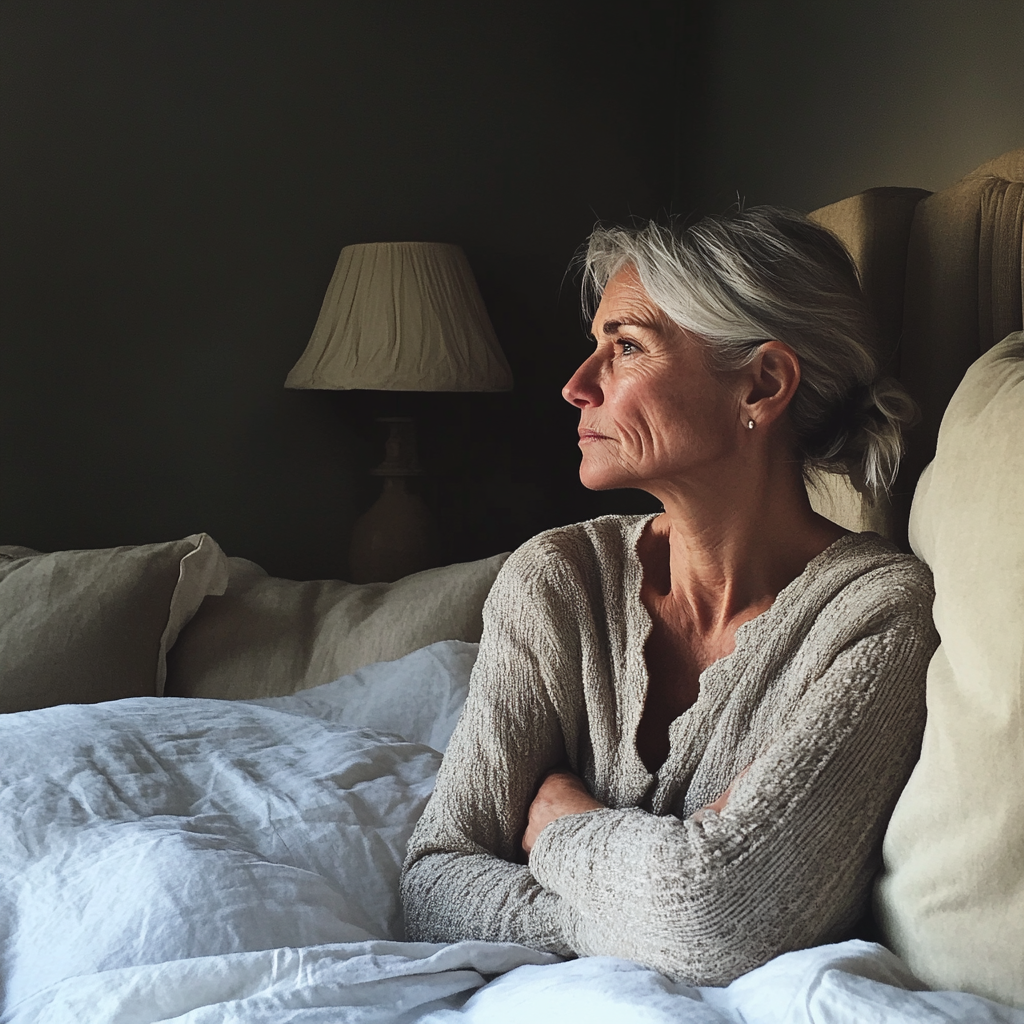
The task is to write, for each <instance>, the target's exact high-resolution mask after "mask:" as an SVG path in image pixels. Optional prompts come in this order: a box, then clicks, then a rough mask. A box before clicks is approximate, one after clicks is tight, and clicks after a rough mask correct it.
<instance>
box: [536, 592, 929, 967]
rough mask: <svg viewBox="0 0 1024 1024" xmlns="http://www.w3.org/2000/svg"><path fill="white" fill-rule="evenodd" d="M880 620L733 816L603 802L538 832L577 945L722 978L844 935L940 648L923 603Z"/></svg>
mask: <svg viewBox="0 0 1024 1024" xmlns="http://www.w3.org/2000/svg"><path fill="white" fill-rule="evenodd" d="M883 618H887V621H883V622H879V621H878V617H874V621H873V623H872V624H871V628H870V630H868V631H867V633H866V635H863V636H861V637H860V638H859V639H857V640H856V641H854V642H852V643H850V644H849V645H848V646H847V647H846V648H844V649H843V650H842V651H841V652H840V653H839V655H838V656H837V657H836V658H835V659H834V661H833V662H832V663H831V665H830V666H829V668H828V670H827V671H826V672H825V673H824V675H822V676H820V677H819V678H817V679H816V680H814V682H813V683H812V684H811V686H810V688H809V689H808V691H807V692H806V694H805V696H804V698H803V699H802V700H801V701H800V703H799V705H798V706H797V708H796V710H795V711H794V712H793V713H792V714H791V715H790V718H789V720H788V721H787V722H786V723H785V724H784V725H783V726H782V727H781V728H780V730H779V732H778V734H777V735H776V736H775V737H774V738H773V739H772V740H771V742H770V743H769V744H768V745H767V747H766V748H764V749H763V750H762V753H761V754H760V756H759V757H758V758H757V759H756V760H755V761H754V763H753V765H752V766H751V768H750V770H749V771H748V772H747V774H746V775H744V776H743V778H742V779H741V780H740V781H739V782H738V783H737V784H736V786H735V788H734V790H733V793H732V796H731V797H730V800H729V802H728V804H727V805H726V807H725V808H724V810H723V811H722V813H721V814H715V813H714V812H713V811H709V812H705V815H704V817H703V819H702V820H701V821H700V822H697V821H694V820H693V819H687V820H684V821H681V820H679V819H678V818H676V817H672V816H666V817H660V816H655V815H652V814H649V813H646V812H644V811H642V810H639V809H635V808H634V809H627V810H612V809H608V810H596V811H588V812H586V813H583V814H577V815H569V816H566V817H563V818H560V819H558V820H556V821H554V822H552V823H551V824H550V825H548V826H547V827H546V828H545V829H544V830H543V831H542V832H541V833H540V836H539V838H538V840H537V842H536V844H535V846H534V848H533V851H532V853H531V856H530V868H531V870H532V871H533V873H534V877H535V878H536V879H537V880H538V881H539V882H540V883H541V885H543V886H544V887H545V888H546V889H548V890H550V891H551V892H553V893H556V894H558V895H559V896H560V897H562V903H561V904H560V905H556V906H555V907H553V909H554V910H555V911H556V912H558V913H560V914H563V915H564V916H563V917H562V922H561V923H562V929H563V932H564V934H565V935H566V938H567V941H568V942H569V943H570V945H571V946H572V947H573V949H574V950H575V951H576V952H577V953H578V954H581V955H611V956H619V957H624V958H627V959H631V960H636V961H639V962H641V963H643V964H646V965H648V966H650V967H654V968H656V969H658V970H660V971H662V972H663V973H665V974H668V975H670V976H671V977H674V978H676V979H678V980H682V981H685V982H688V983H690V984H704V985H720V984H727V983H728V982H729V981H731V980H732V979H734V978H736V977H738V976H739V975H740V974H742V973H744V972H746V971H748V970H752V969H753V968H754V967H757V966H759V965H760V964H763V963H765V962H766V961H768V960H769V959H771V958H772V957H774V956H776V955H778V954H779V953H782V952H784V951H787V950H792V949H799V948H804V947H807V946H811V945H816V944H819V943H822V942H827V941H833V940H835V939H837V938H840V937H843V933H844V932H845V931H848V930H849V928H850V927H851V926H852V925H853V924H854V923H855V921H856V919H857V918H858V917H859V915H860V913H861V912H862V911H863V908H864V902H865V898H866V895H867V892H868V888H869V885H870V880H871V876H872V875H873V873H874V871H875V870H876V868H877V855H878V850H879V848H880V844H881V838H882V834H883V832H884V829H885V825H886V822H887V820H888V817H889V815H890V814H891V812H892V809H893V807H894V805H895V803H896V800H897V798H898V796H899V793H900V790H901V789H902V787H903V785H904V783H905V781H906V778H907V776H908V775H909V773H910V771H911V769H912V767H913V764H914V761H915V760H916V758H917V753H918V749H919V745H920V737H921V733H922V730H923V727H924V679H925V672H926V669H927V663H928V658H929V657H930V654H931V651H932V649H933V648H934V645H935V639H934V631H933V629H932V627H931V622H930V619H929V618H928V617H927V613H926V609H924V610H922V609H921V608H910V609H904V610H901V611H899V612H894V613H892V614H889V615H888V616H887V617H886V616H883Z"/></svg>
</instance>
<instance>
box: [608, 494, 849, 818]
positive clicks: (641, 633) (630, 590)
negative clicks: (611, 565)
mask: <svg viewBox="0 0 1024 1024" xmlns="http://www.w3.org/2000/svg"><path fill="white" fill-rule="evenodd" d="M660 514H661V513H658V512H654V513H651V514H649V515H648V516H646V517H641V518H640V519H638V520H637V522H636V523H635V524H634V527H633V529H634V533H633V536H632V538H631V543H629V544H628V545H627V549H628V558H627V561H626V566H627V571H628V572H629V574H630V575H631V577H632V578H631V579H629V580H628V586H627V587H626V588H624V589H625V591H626V593H627V595H628V598H629V601H630V606H629V610H630V611H631V612H632V614H634V615H636V616H638V619H637V626H638V628H637V632H636V635H637V639H638V643H637V645H636V651H637V653H636V654H635V656H636V657H637V659H638V662H639V664H638V670H639V671H638V677H639V680H640V687H639V696H640V705H639V709H638V711H637V712H636V713H635V721H634V722H633V726H632V736H631V741H630V749H631V751H632V755H633V757H634V758H635V760H636V763H637V765H638V766H639V768H640V771H641V772H643V773H644V775H646V777H647V786H646V793H647V798H650V796H651V795H652V794H653V793H655V792H656V791H658V790H660V789H661V785H662V773H663V772H664V771H665V768H666V767H667V766H669V765H670V764H672V763H673V762H674V761H678V760H679V758H678V756H676V755H678V753H679V751H678V740H679V734H680V733H681V732H682V731H683V730H682V728H677V726H678V724H679V723H680V722H685V721H688V720H690V719H693V718H695V717H696V715H695V712H696V711H697V709H698V708H703V705H705V704H707V703H708V701H710V700H711V699H712V697H711V696H709V693H712V691H713V686H714V681H715V678H716V677H717V676H719V675H720V674H721V673H722V671H723V670H724V669H725V667H726V666H728V665H729V664H730V663H731V662H732V661H733V660H735V658H736V656H737V654H739V653H740V649H741V643H742V645H743V647H744V648H745V647H747V646H748V645H749V643H750V641H749V640H748V634H753V635H754V636H757V635H758V634H760V633H763V632H764V630H765V628H766V625H770V624H771V622H772V620H773V619H774V618H776V617H777V615H778V614H780V613H779V612H778V611H777V609H779V608H783V609H785V607H787V606H788V604H789V603H790V602H791V599H792V597H793V595H794V594H795V593H797V591H798V589H799V588H798V584H801V581H803V580H804V579H805V577H806V576H807V575H808V573H810V572H812V570H813V569H815V568H816V567H817V563H819V562H823V561H826V560H827V559H826V556H828V557H832V556H834V555H835V554H836V552H837V551H839V550H841V549H842V548H844V547H846V546H847V544H849V543H856V542H857V541H858V540H859V539H860V538H861V537H862V534H859V533H844V534H843V535H842V536H841V537H837V538H836V539H835V540H834V541H832V543H831V544H829V545H828V547H826V548H824V549H822V550H821V551H819V552H818V554H816V555H815V556H814V557H813V558H812V559H811V560H810V561H809V562H808V563H807V565H805V566H804V568H803V569H802V570H801V572H799V573H798V574H797V575H796V576H794V577H793V579H792V580H790V581H789V583H787V584H786V585H785V586H784V587H783V588H782V589H781V590H780V591H779V592H778V593H777V594H776V595H775V598H774V600H773V601H772V603H771V604H770V605H768V607H767V608H765V609H764V611H761V612H758V614H757V615H755V616H753V617H752V618H750V619H747V620H746V622H742V623H740V625H739V626H737V627H736V632H735V634H734V643H733V649H732V650H731V651H730V652H729V653H728V654H724V655H722V657H721V658H716V659H715V660H714V661H713V662H711V664H710V665H707V666H705V667H704V668H703V669H702V670H701V672H700V674H699V675H698V677H697V698H696V700H694V702H693V703H692V704H691V705H690V706H689V707H688V708H686V709H685V710H684V711H682V712H680V714H678V715H677V716H676V717H675V718H673V719H672V721H671V722H669V724H668V753H667V754H666V756H665V760H664V761H662V763H661V764H660V765H659V766H658V769H657V771H655V772H651V771H650V770H649V769H648V767H647V765H646V764H645V763H644V759H643V758H642V757H641V756H640V750H639V748H638V747H637V733H638V732H639V729H640V722H641V721H642V719H643V716H644V710H645V708H646V706H647V695H648V693H649V692H650V688H651V674H650V670H649V668H648V665H647V654H646V650H647V642H648V640H649V639H650V636H651V632H652V631H653V629H654V620H653V618H652V617H651V613H650V612H649V611H648V609H647V606H646V605H645V604H644V602H643V598H642V596H641V591H642V588H643V583H644V569H643V562H642V561H641V559H640V552H639V546H640V540H641V538H642V537H643V535H644V532H645V531H646V530H647V528H648V527H649V526H650V524H651V523H652V522H653V521H654V519H655V518H656V517H657V516H658V515H660ZM638 527H639V528H638ZM773 613H774V614H773ZM709 684H711V685H709Z"/></svg>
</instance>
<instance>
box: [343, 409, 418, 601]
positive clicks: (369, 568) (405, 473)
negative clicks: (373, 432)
mask: <svg viewBox="0 0 1024 1024" xmlns="http://www.w3.org/2000/svg"><path fill="white" fill-rule="evenodd" d="M377 422H378V423H387V424H389V425H390V427H391V430H390V435H389V437H388V440H387V443H386V445H385V456H384V461H383V462H382V463H381V464H380V465H379V466H377V468H376V469H373V470H371V471H370V472H371V475H373V476H380V477H383V478H384V486H383V488H382V489H381V493H380V497H379V498H378V499H377V500H376V501H375V502H374V503H373V505H371V506H370V508H369V509H367V511H366V512H364V513H363V514H362V515H361V516H360V517H359V518H358V519H357V520H356V523H355V526H354V527H353V528H352V546H351V549H350V551H349V575H350V577H351V579H352V582H353V583H392V582H394V581H395V580H397V579H400V578H401V577H402V576H408V575H409V574H410V573H413V572H419V571H420V570H422V569H429V568H430V567H431V566H432V565H434V564H435V561H436V557H435V550H434V549H435V544H434V530H433V527H432V524H431V520H430V512H429V510H428V509H427V506H426V503H425V502H424V501H423V499H422V498H421V497H420V496H419V495H418V494H414V493H412V492H411V491H410V490H409V489H408V487H407V482H408V479H409V478H410V477H415V476H422V475H423V470H422V469H420V466H419V462H418V460H417V456H416V424H415V421H414V420H413V419H412V418H411V417H408V416H383V417H380V418H379V419H378V420H377Z"/></svg>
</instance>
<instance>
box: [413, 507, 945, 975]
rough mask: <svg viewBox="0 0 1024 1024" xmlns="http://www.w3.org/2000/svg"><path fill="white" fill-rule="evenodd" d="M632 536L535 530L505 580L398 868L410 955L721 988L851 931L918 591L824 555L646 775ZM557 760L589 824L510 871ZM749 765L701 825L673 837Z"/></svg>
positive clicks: (547, 839)
mask: <svg viewBox="0 0 1024 1024" xmlns="http://www.w3.org/2000/svg"><path fill="white" fill-rule="evenodd" d="M650 518H651V517H649V516H629V517H621V516H606V517H603V518H601V519H596V520H592V521H590V522H586V523H581V524H578V525H575V526H569V527H564V528H561V529H557V530H552V531H549V532H547V533H544V534H541V535H540V536H538V537H535V538H534V539H533V540H531V541H529V542H527V543H526V544H524V545H523V546H522V547H521V548H519V549H518V550H517V551H515V552H514V553H513V554H512V555H511V556H510V557H509V559H508V560H507V562H506V563H505V565H504V567H503V568H502V571H501V573H500V574H499V576H498V579H497V580H496V582H495V584H494V587H493V588H492V590H491V592H490V594H489V596H488V599H487V602H486V606H485V609H484V632H483V637H482V640H481V643H480V652H479V656H478V660H477V662H476V665H475V667H474V670H473V674H472V677H471V680H470V691H469V697H468V700H467V702H466V706H465V709H464V711H463V713H462V717H461V719H460V721H459V724H458V727H457V728H456V730H455V733H454V735H453V736H452V739H451V742H450V744H449V746H448V749H447V751H446V753H445V756H444V761H443V763H442V766H441V770H440V773H439V774H438V778H437V784H436V788H435V790H434V794H433V796H432V798H431V800H430V802H429V804H428V806H427V808H426V811H425V812H424V814H423V817H422V819H421V820H420V822H419V825H418V827H417V828H416V831H415V833H414V834H413V836H412V839H411V841H410V845H409V851H408V856H407V859H406V862H405V867H404V871H403V878H402V898H403V902H404V906H405V914H406V926H407V932H408V936H409V937H410V938H411V939H416V940H421V941H431V942H452V941H458V940H460V939H488V940H494V941H505V942H519V943H524V944H526V945H529V946H534V947H537V948H539V949H544V950H550V951H554V952H557V953H561V954H565V955H580V956H584V955H609V956H617V957H624V958H627V959H630V960H634V961H637V962H639V963H641V964H645V965H647V966H649V967H653V968H655V969H657V970H659V971H662V972H663V973H665V974H667V975H669V976H670V977H672V978H673V979H676V980H679V981H683V982H686V983H689V984H702V985H722V984H727V983H728V982H730V981H731V980H733V979H734V978H736V977H738V976H739V975H740V974H743V973H744V972H746V971H749V970H752V969H753V968H755V967H757V966H759V965H761V964H763V963H765V962H766V961H767V960H769V959H771V958H772V957H774V956H776V955H778V954H780V953H782V952H785V951H787V950H792V949H799V948H803V947H807V946H812V945H816V944H819V943H823V942H829V941H835V940H836V939H839V938H842V937H844V936H845V935H847V934H848V933H849V930H850V929H851V927H852V926H853V925H854V923H855V922H856V921H857V919H858V917H859V916H860V915H861V913H862V912H863V910H864V908H865V905H866V897H867V894H868V890H869V886H870V882H871V878H872V875H873V874H874V873H875V871H876V869H877V866H878V864H879V855H880V847H881V840H882V835H883V832H884V830H885V826H886V822H887V821H888V818H889V815H890V813H891V812H892V809H893V807H894V805H895V803H896V799H897V797H898V796H899V793H900V790H901V789H902V787H903V785H904V783H905V782H906V780H907V777H908V776H909V774H910V771H911V769H912V767H913V765H914V762H915V761H916V759H917V755H918V751H919V746H920V741H921V735H922V731H923V728H924V718H925V703H924V683H925V671H926V667H927V664H928V660H929V658H930V656H931V654H932V651H933V650H934V647H935V645H936V643H937V638H936V635H935V631H934V627H933V625H932V621H931V604H932V598H933V591H932V584H931V576H930V574H929V572H928V570H927V568H926V567H925V566H924V565H922V564H921V563H920V562H919V561H918V560H917V559H915V558H913V557H912V556H910V555H904V554H901V553H900V552H898V551H897V550H896V549H895V548H894V547H892V545H890V544H888V543H887V542H886V541H884V540H882V539H881V538H879V537H877V536H876V535H874V534H851V535H846V536H844V537H841V538H840V539H839V540H837V541H836V542H835V543H833V544H832V545H831V546H830V547H829V548H827V549H826V550H825V551H824V552H822V553H821V554H820V555H818V556H817V557H815V558H814V559H812V560H811V562H810V563H809V564H808V565H807V567H806V569H805V570H804V571H803V573H801V575H800V576H798V577H797V578H796V579H795V580H793V582H792V583H790V584H789V585H788V586H787V587H785V588H784V589H783V590H782V591H781V593H779V594H778V596H777V597H776V599H775V601H774V602H773V604H772V605H771V606H770V607H769V608H768V609H767V610H766V611H764V612H763V613H761V614H760V615H758V616H757V617H755V618H753V619H751V620H749V621H748V622H746V623H744V624H743V625H741V626H740V627H739V629H738V630H737V631H736V643H735V649H734V651H733V652H732V653H731V654H729V655H728V656H726V657H724V658H721V659H719V660H718V661H716V662H714V663H713V664H712V665H710V666H708V667H707V668H706V669H705V670H704V671H703V672H702V673H701V675H700V692H699V696H698V698H697V701H696V703H695V704H694V705H693V706H692V707H690V708H689V709H688V710H687V711H686V712H684V713H683V714H682V715H680V716H679V717H678V718H677V719H676V720H675V721H674V722H672V724H671V726H670V729H669V738H670V749H669V754H668V757H667V759H666V761H665V763H664V764H663V766H662V767H661V768H660V769H659V770H658V772H657V773H655V774H654V775H652V774H650V773H649V772H648V771H647V769H646V767H645V766H644V763H643V761H641V759H640V756H639V754H638V753H637V749H636V742H635V740H636V730H637V726H638V724H639V722H640V718H641V715H642V713H643V709H644V701H645V696H646V692H647V685H648V675H647V667H646V663H645V660H644V645H645V642H646V640H647V636H648V634H649V632H650V629H651V620H650V616H649V614H648V612H647V610H646V608H645V607H644V605H643V603H642V602H641V599H640V587H641V583H642V577H643V570H642V566H641V564H640V561H639V557H638V555H637V543H638V541H639V539H640V535H641V533H642V532H643V530H644V529H645V527H646V525H647V523H648V522H649V520H650ZM563 761H567V762H568V763H569V765H570V766H571V767H572V770H573V771H574V772H576V773H577V774H579V775H580V776H581V777H582V778H583V780H584V781H585V783H586V785H587V788H588V789H589V791H590V792H591V793H592V794H593V795H594V796H595V797H596V798H597V799H598V800H599V801H600V802H601V803H603V804H606V805H607V807H606V809H600V810H593V811H587V812H585V813H582V814H573V815H566V816H564V817H562V818H559V819H557V820H556V821H553V822H552V823H550V824H549V825H547V826H546V827H545V828H544V829H543V831H542V832H541V833H540V835H539V837H538V839H537V841H536V843H535V845H534V847H533V850H532V852H531V854H530V856H529V860H528V862H527V861H526V858H525V855H524V854H523V852H522V849H521V846H520V843H521V841H522V836H523V832H524V829H525V827H526V820H527V812H528V810H529V806H530V803H531V801H532V799H533V797H534V795H535V793H536V790H537V787H538V784H539V781H540V779H541V777H542V776H543V774H544V773H545V771H546V770H547V769H549V768H551V767H553V766H555V765H556V764H558V763H559V762H563ZM748 765H750V766H751V767H750V769H749V771H747V773H746V774H745V775H744V776H743V777H742V778H741V779H740V780H739V782H738V783H737V784H736V785H735V787H734V789H733V792H732V795H731V796H730V798H729V801H728V803H727V805H726V807H725V808H724V810H723V811H722V812H721V813H720V814H716V813H715V812H714V811H710V810H708V811H703V812H702V813H701V814H699V815H697V817H696V819H695V818H694V817H691V815H693V814H694V812H695V811H697V810H698V809H699V808H701V807H702V806H703V805H706V804H708V803H711V802H713V801H714V800H715V799H717V798H718V797H719V796H720V795H721V794H722V792H723V791H724V790H725V789H726V787H727V786H728V785H729V783H730V782H731V781H732V780H733V779H734V778H735V777H736V776H737V775H738V774H739V773H740V772H741V771H742V770H743V769H744V768H746V767H747V766H748Z"/></svg>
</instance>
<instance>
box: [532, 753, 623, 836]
mask: <svg viewBox="0 0 1024 1024" xmlns="http://www.w3.org/2000/svg"><path fill="white" fill-rule="evenodd" d="M603 807H604V804H602V803H600V802H599V801H597V800H595V799H594V798H593V797H592V796H591V795H590V794H589V793H588V792H587V787H586V786H584V785H583V780H582V779H580V777H579V776H578V775H574V774H573V773H572V772H570V771H563V770H561V769H556V770H555V771H552V772H548V774H547V776H546V777H545V779H544V781H543V782H542V783H541V784H540V789H538V790H537V795H536V796H535V797H534V798H533V803H532V804H530V815H529V819H528V820H527V823H526V832H525V834H524V835H523V849H524V850H525V851H526V852H527V853H529V852H530V851H531V850H532V849H533V844H534V843H535V842H537V836H539V835H540V833H541V830H542V829H543V828H544V826H545V825H549V824H550V823H551V822H553V821H554V820H555V819H556V818H562V817H564V816H565V815H567V814H582V813H583V811H596V810H599V809H601V808H603Z"/></svg>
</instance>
